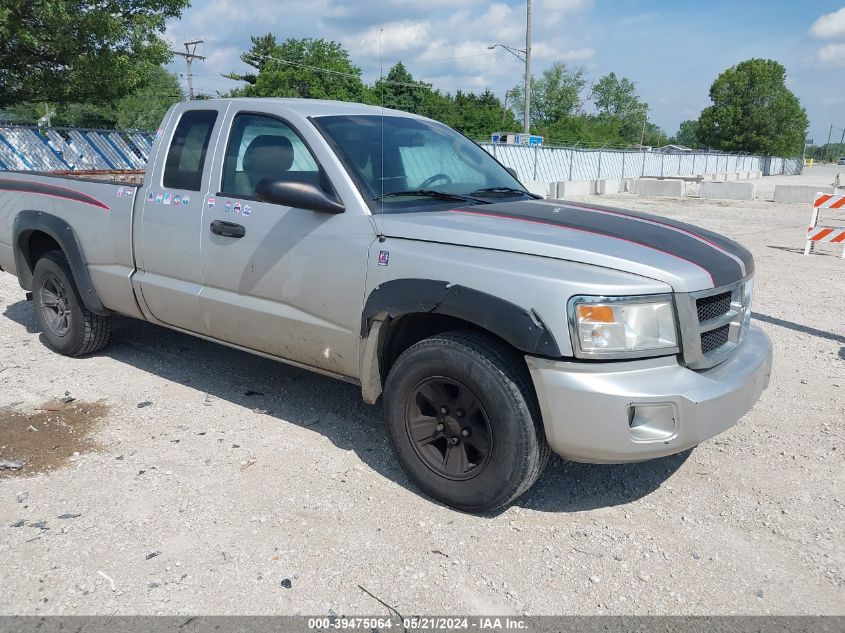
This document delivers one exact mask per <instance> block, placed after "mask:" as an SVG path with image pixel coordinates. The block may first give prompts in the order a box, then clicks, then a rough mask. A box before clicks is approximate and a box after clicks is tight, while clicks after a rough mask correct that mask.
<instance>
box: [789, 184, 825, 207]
mask: <svg viewBox="0 0 845 633" xmlns="http://www.w3.org/2000/svg"><path fill="white" fill-rule="evenodd" d="M819 192H821V193H833V187H818V186H813V185H775V202H782V203H784V204H812V202H813V200H815V198H816V194H817V193H819Z"/></svg>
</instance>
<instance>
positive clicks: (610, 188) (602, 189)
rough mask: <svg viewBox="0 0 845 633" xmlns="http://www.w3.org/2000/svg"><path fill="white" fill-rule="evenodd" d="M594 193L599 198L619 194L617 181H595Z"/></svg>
mask: <svg viewBox="0 0 845 633" xmlns="http://www.w3.org/2000/svg"><path fill="white" fill-rule="evenodd" d="M596 193H597V194H598V195H600V196H609V195H614V194H617V193H619V181H618V180H596Z"/></svg>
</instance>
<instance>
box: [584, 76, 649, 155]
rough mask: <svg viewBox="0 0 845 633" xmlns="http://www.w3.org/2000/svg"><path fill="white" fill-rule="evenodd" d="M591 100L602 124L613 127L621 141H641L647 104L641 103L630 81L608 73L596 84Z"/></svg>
mask: <svg viewBox="0 0 845 633" xmlns="http://www.w3.org/2000/svg"><path fill="white" fill-rule="evenodd" d="M592 98H593V100H594V101H595V104H596V110H597V112H598V117H599V119H601V120H602V122H603V123H605V124H606V125H609V126H612V127H614V128H615V129H616V131H617V134H618V136H619V137H620V138H621V139H622V140H623V141H624V142H626V143H639V142H640V137H641V136H642V135H643V133H642V130H643V118H644V117H645V116H646V113H647V112H648V104H647V103H644V102H643V101H640V98H639V96H638V95H637V86H636V84H634V82H633V81H631V80H630V79H627V78H626V77H623V78H622V79H619V78H618V77H617V76H616V73H609V74H607V75H605V76H604V77H602V78H600V79H599V80H598V81H597V82H596V83H595V85H594V86H593V90H592Z"/></svg>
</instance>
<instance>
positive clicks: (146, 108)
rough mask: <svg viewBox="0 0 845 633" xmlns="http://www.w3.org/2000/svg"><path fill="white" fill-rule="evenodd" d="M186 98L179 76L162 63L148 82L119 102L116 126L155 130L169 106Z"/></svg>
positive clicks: (124, 128)
mask: <svg viewBox="0 0 845 633" xmlns="http://www.w3.org/2000/svg"><path fill="white" fill-rule="evenodd" d="M184 98H185V95H184V93H183V92H182V87H181V86H180V85H179V78H178V77H177V76H176V75H174V74H173V73H169V72H167V71H166V70H165V69H164V68H161V67H159V68H157V69H156V70H155V71H153V73H152V75H151V77H150V80H149V81H148V82H147V84H146V85H145V86H142V87H141V88H139V89H138V90H136V91H135V92H134V93H132V94H131V95H127V96H126V97H124V98H123V99H121V100H120V101H119V102H118V104H117V108H116V123H117V127H118V128H119V129H121V130H154V129H156V128H157V127H158V125H159V123H160V122H161V120H162V118H163V117H164V113H165V112H167V109H168V108H169V107H170V106H172V105H173V104H174V103H177V102H179V101H182V100H183V99H184Z"/></svg>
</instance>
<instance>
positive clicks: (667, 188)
mask: <svg viewBox="0 0 845 633" xmlns="http://www.w3.org/2000/svg"><path fill="white" fill-rule="evenodd" d="M685 185H686V183H685V182H684V181H683V180H653V179H650V178H639V179H637V181H636V182H635V183H634V193H636V194H637V195H638V196H647V197H653V198H683V197H684V190H685Z"/></svg>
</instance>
